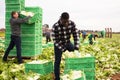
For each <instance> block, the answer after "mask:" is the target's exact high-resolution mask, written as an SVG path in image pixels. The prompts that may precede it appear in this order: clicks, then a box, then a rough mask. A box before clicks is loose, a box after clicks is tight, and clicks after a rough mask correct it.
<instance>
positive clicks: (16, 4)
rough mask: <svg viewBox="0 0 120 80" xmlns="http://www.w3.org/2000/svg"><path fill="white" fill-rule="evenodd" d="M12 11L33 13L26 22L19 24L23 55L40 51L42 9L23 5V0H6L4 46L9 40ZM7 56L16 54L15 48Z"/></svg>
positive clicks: (37, 53)
mask: <svg viewBox="0 0 120 80" xmlns="http://www.w3.org/2000/svg"><path fill="white" fill-rule="evenodd" d="M12 11H18V12H20V11H27V12H33V13H35V16H33V17H32V18H30V19H29V21H28V23H24V24H22V25H21V48H22V51H21V52H22V56H23V57H32V56H36V55H39V54H40V53H42V9H41V8H40V7H25V1H24V0H6V33H5V39H6V41H5V42H6V44H5V46H6V48H7V47H8V45H9V42H10V35H11V29H10V23H9V20H10V18H11V12H12ZM20 16H21V15H20ZM9 56H16V48H15V47H14V49H13V50H12V51H11V52H10V55H9Z"/></svg>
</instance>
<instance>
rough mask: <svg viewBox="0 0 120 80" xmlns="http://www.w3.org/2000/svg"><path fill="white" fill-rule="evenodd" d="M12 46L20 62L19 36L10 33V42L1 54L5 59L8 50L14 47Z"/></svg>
mask: <svg viewBox="0 0 120 80" xmlns="http://www.w3.org/2000/svg"><path fill="white" fill-rule="evenodd" d="M14 46H16V50H17V58H18V62H19V63H21V62H22V57H21V37H19V36H14V35H11V41H10V44H9V46H8V48H7V50H6V51H5V54H4V56H3V60H7V57H8V55H9V52H10V50H12V49H13V48H14Z"/></svg>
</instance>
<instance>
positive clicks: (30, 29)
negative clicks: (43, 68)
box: [21, 7, 42, 57]
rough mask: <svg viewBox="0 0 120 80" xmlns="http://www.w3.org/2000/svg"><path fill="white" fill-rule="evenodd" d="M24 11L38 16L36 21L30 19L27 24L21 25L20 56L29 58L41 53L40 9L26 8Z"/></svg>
mask: <svg viewBox="0 0 120 80" xmlns="http://www.w3.org/2000/svg"><path fill="white" fill-rule="evenodd" d="M25 11H27V12H33V13H35V15H37V16H38V17H37V18H36V19H35V18H31V19H30V20H29V21H28V23H25V24H22V27H21V31H22V35H21V36H22V37H21V39H22V54H23V56H29V57H31V56H36V55H39V54H41V53H42V9H41V8H39V7H26V8H25ZM33 17H36V16H33ZM31 48H32V49H31Z"/></svg>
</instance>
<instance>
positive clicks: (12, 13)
mask: <svg viewBox="0 0 120 80" xmlns="http://www.w3.org/2000/svg"><path fill="white" fill-rule="evenodd" d="M16 13H18V12H17V11H12V12H11V17H12V18H14V16H13V15H14V14H16ZM18 15H19V13H18Z"/></svg>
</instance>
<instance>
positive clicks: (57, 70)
mask: <svg viewBox="0 0 120 80" xmlns="http://www.w3.org/2000/svg"><path fill="white" fill-rule="evenodd" d="M65 47H66V49H67V50H68V51H74V46H73V44H72V43H67V45H65ZM54 52H55V62H54V74H55V80H60V62H61V57H62V51H61V50H60V49H58V47H56V46H55V45H54Z"/></svg>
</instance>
